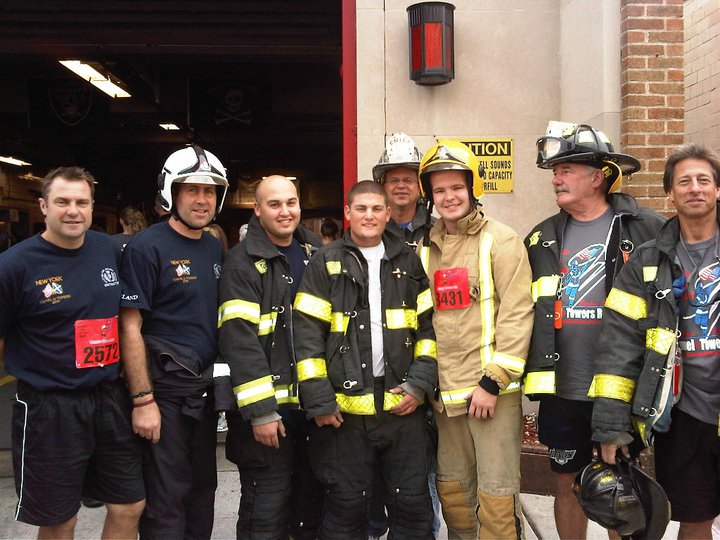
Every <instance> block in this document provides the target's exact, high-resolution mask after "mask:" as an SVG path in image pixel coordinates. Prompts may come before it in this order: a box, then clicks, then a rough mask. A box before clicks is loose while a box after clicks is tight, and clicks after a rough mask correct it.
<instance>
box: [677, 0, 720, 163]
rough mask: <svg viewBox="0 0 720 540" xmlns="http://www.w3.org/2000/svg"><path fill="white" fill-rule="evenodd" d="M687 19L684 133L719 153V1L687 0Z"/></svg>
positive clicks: (685, 9) (685, 18)
mask: <svg viewBox="0 0 720 540" xmlns="http://www.w3.org/2000/svg"><path fill="white" fill-rule="evenodd" d="M684 12H685V14H684V20H685V135H686V139H687V141H688V142H697V143H701V144H704V145H706V146H708V147H710V148H712V149H713V150H715V151H716V152H720V0H688V1H687V2H685V8H684Z"/></svg>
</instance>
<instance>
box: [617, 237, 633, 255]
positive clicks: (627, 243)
mask: <svg viewBox="0 0 720 540" xmlns="http://www.w3.org/2000/svg"><path fill="white" fill-rule="evenodd" d="M634 249H635V244H633V243H632V241H631V240H628V239H627V238H625V239H624V240H622V241H621V242H620V251H622V252H623V253H632V252H633V250H634Z"/></svg>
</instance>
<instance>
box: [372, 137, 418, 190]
mask: <svg viewBox="0 0 720 540" xmlns="http://www.w3.org/2000/svg"><path fill="white" fill-rule="evenodd" d="M396 167H407V168H408V169H413V170H414V171H417V170H418V168H419V167H420V152H419V151H418V149H417V147H416V146H415V142H414V141H413V140H412V139H411V138H410V137H409V136H408V135H406V134H405V133H403V132H398V133H393V134H392V135H390V137H388V140H387V143H385V151H384V152H383V153H382V156H380V160H379V161H378V162H377V165H375V166H374V167H373V170H372V175H373V180H375V181H376V182H383V181H384V177H385V173H386V172H387V171H389V170H390V169H394V168H396Z"/></svg>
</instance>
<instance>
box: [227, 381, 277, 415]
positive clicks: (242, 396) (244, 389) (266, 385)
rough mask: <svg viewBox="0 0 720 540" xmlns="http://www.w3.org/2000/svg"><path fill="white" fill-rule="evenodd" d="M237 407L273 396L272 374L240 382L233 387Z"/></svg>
mask: <svg viewBox="0 0 720 540" xmlns="http://www.w3.org/2000/svg"><path fill="white" fill-rule="evenodd" d="M233 392H235V399H236V400H237V404H238V407H244V406H246V405H250V404H251V403H257V402H258V401H262V400H263V399H267V398H271V397H274V396H275V388H274V386H273V381H272V375H266V376H265V377H261V378H260V379H256V380H254V381H250V382H247V383H244V384H240V385H238V386H236V387H235V388H233Z"/></svg>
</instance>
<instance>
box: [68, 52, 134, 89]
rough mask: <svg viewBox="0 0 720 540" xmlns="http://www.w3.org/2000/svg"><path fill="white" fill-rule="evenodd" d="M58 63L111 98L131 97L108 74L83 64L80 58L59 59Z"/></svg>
mask: <svg viewBox="0 0 720 540" xmlns="http://www.w3.org/2000/svg"><path fill="white" fill-rule="evenodd" d="M60 63H61V64H62V65H63V66H65V67H66V68H68V69H69V70H70V71H72V72H73V73H75V74H76V75H78V76H79V77H80V78H82V79H85V80H86V81H88V82H89V83H90V84H92V85H93V86H95V87H96V88H98V89H99V90H101V91H103V92H105V93H106V94H107V95H108V96H110V97H112V98H128V97H131V96H130V94H129V93H128V92H127V91H126V90H125V89H124V88H121V87H120V86H118V85H117V84H115V83H114V82H112V81H111V80H110V77H109V76H108V75H104V74H102V73H100V72H99V71H98V70H97V69H95V68H94V67H92V66H91V65H89V64H85V63H83V62H81V61H80V60H60Z"/></svg>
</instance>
